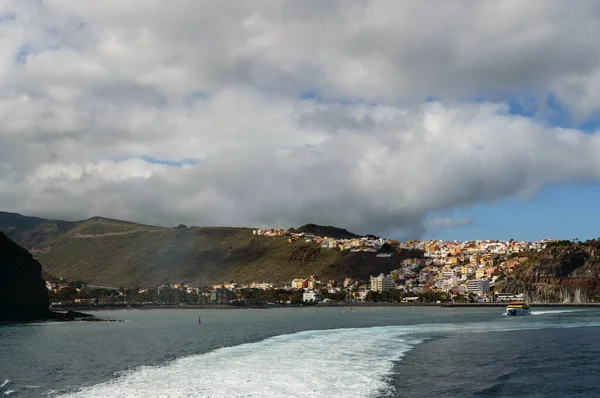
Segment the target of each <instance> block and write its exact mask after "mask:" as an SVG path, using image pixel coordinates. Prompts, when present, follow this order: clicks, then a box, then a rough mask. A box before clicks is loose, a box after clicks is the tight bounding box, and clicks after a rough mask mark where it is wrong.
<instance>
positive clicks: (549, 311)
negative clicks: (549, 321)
mask: <svg viewBox="0 0 600 398" xmlns="http://www.w3.org/2000/svg"><path fill="white" fill-rule="evenodd" d="M581 311H584V310H548V311H531V315H552V314H565V313H569V312H581Z"/></svg>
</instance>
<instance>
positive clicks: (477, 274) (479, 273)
mask: <svg viewBox="0 0 600 398" xmlns="http://www.w3.org/2000/svg"><path fill="white" fill-rule="evenodd" d="M484 275H485V268H477V271H475V278H476V279H482V278H483V276H484Z"/></svg>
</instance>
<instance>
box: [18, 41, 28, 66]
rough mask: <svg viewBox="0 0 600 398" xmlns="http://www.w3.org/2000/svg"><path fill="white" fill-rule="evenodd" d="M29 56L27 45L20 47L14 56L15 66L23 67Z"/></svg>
mask: <svg viewBox="0 0 600 398" xmlns="http://www.w3.org/2000/svg"><path fill="white" fill-rule="evenodd" d="M29 54H31V48H29V46H28V45H27V44H24V45H22V46H21V47H20V48H19V51H17V53H16V54H15V62H16V63H17V64H21V65H25V64H26V63H27V57H28V56H29Z"/></svg>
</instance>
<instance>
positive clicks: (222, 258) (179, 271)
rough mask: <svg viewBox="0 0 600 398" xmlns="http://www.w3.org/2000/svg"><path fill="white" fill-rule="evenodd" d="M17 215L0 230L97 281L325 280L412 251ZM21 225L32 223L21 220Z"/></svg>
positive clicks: (359, 273)
mask: <svg viewBox="0 0 600 398" xmlns="http://www.w3.org/2000/svg"><path fill="white" fill-rule="evenodd" d="M20 217H24V216H20ZM24 218H27V217H24ZM12 221H13V225H7V224H6V223H4V224H2V226H1V229H0V230H2V229H8V228H11V230H12V231H13V234H14V236H17V237H18V238H17V239H15V240H16V241H17V242H19V243H20V244H22V245H23V246H25V247H27V248H28V249H35V250H34V253H35V256H36V259H37V260H38V261H39V262H40V263H41V264H42V266H43V268H44V271H45V272H47V273H49V274H51V275H54V276H56V277H63V278H66V279H68V280H82V281H84V282H87V283H89V284H93V285H98V286H111V287H118V286H124V287H127V286H134V285H140V286H144V287H153V286H158V285H160V284H163V283H180V282H189V283H200V284H209V283H218V282H224V281H231V280H234V281H237V282H251V281H261V282H262V281H269V282H282V283H284V282H291V280H292V279H294V278H302V277H308V276H309V275H311V274H318V275H319V276H320V277H321V278H323V279H340V278H344V277H352V278H355V279H365V278H368V277H369V275H370V274H379V273H380V272H389V271H390V270H392V269H394V268H397V264H398V260H399V259H401V258H403V257H406V256H412V255H415V254H414V253H406V254H405V255H404V256H401V255H399V254H394V255H393V256H392V257H389V258H378V257H375V254H374V253H350V252H349V251H341V252H340V251H334V250H326V249H322V248H320V247H319V246H318V245H317V244H315V243H307V242H305V241H295V242H292V243H290V242H288V240H287V238H285V237H265V236H256V235H253V234H252V229H249V228H227V227H189V228H186V227H178V228H165V227H155V226H147V225H141V224H135V223H131V222H126V221H120V220H112V219H107V218H101V217H94V218H91V219H89V220H84V221H80V222H62V221H52V220H42V221H39V222H38V221H36V222H33V221H31V220H22V221H23V222H21V220H20V219H19V218H18V217H16V218H15V217H14V216H13V217H12ZM27 222H29V224H27ZM23 224H27V228H23V227H20V225H23ZM34 237H36V239H33V238H34ZM32 245H33V247H32Z"/></svg>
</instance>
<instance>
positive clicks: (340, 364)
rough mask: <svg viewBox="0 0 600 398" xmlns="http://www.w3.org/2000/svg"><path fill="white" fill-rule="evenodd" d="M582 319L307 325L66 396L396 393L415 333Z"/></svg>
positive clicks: (139, 370)
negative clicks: (398, 370)
mask: <svg viewBox="0 0 600 398" xmlns="http://www.w3.org/2000/svg"><path fill="white" fill-rule="evenodd" d="M527 318H528V317H523V319H522V320H523V321H526V319H527ZM585 326H600V322H595V321H582V322H575V323H573V322H569V323H555V324H549V323H543V324H540V323H527V322H494V323H488V322H477V323H455V324H421V325H410V326H406V325H405V326H385V327H371V328H362V329H334V330H315V331H307V332H300V333H295V334H288V335H282V336H277V337H272V338H269V339H266V340H263V341H260V342H257V343H248V344H243V345H239V346H235V347H227V348H221V349H218V350H215V351H212V352H209V353H206V354H202V355H195V356H191V357H186V358H182V359H178V360H175V361H173V362H171V363H169V364H166V365H162V366H144V367H140V368H137V369H134V370H131V371H127V372H124V373H122V374H121V375H120V376H119V377H117V378H116V379H114V380H111V381H108V382H105V383H101V384H98V385H95V386H90V387H85V388H82V389H80V390H79V391H77V392H75V393H71V394H67V395H64V397H92V398H93V397H107V396H119V397H126V398H128V397H148V396H151V397H156V396H169V397H261V398H262V397H281V396H290V397H371V396H379V395H391V394H392V393H393V387H392V386H391V385H390V384H389V381H390V380H391V376H392V370H393V366H394V362H395V361H398V360H400V358H402V356H403V355H404V354H405V353H406V352H407V351H408V350H410V349H411V348H412V347H413V346H414V345H416V344H418V343H419V342H421V341H422V339H418V338H417V337H414V336H416V335H419V336H420V335H427V334H431V333H465V332H466V333H484V332H502V331H516V330H531V329H550V328H574V327H585Z"/></svg>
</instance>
